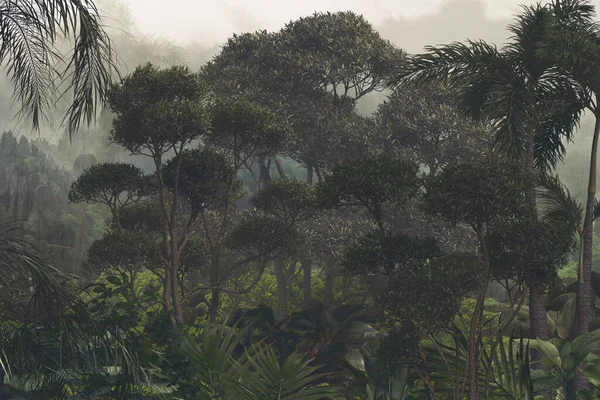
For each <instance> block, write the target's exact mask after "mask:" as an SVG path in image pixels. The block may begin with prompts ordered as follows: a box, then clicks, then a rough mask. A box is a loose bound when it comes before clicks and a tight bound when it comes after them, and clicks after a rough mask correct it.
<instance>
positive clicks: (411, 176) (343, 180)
mask: <svg viewBox="0 0 600 400" xmlns="http://www.w3.org/2000/svg"><path fill="white" fill-rule="evenodd" d="M420 186H421V179H420V177H419V176H418V166H417V164H416V163H415V162H413V161H411V160H408V159H405V158H402V157H394V158H392V157H385V156H380V155H375V156H367V157H363V158H361V159H358V160H347V161H345V162H342V163H340V164H338V165H337V166H335V167H334V168H333V169H332V170H331V173H330V174H329V175H327V176H326V177H325V179H324V180H323V182H320V183H319V184H318V186H317V189H318V193H319V196H320V198H321V201H322V204H323V206H325V207H328V208H347V207H364V208H366V209H367V210H368V211H369V212H370V213H371V216H372V217H373V219H374V221H375V222H376V223H377V225H378V226H379V229H380V230H381V231H382V232H383V231H385V224H384V215H383V207H384V205H386V204H392V203H393V204H397V205H400V206H403V205H405V204H406V203H407V202H408V201H410V200H411V199H412V198H413V197H415V196H416V194H417V193H418V191H419V188H420Z"/></svg>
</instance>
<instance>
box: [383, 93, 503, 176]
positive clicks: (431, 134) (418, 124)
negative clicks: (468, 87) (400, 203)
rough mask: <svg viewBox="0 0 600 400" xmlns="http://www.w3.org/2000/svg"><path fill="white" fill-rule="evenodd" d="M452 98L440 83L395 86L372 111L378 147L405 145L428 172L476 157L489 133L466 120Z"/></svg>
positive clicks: (486, 145) (487, 141) (488, 141)
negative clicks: (374, 110)
mask: <svg viewBox="0 0 600 400" xmlns="http://www.w3.org/2000/svg"><path fill="white" fill-rule="evenodd" d="M455 100H456V95H455V93H454V91H453V90H452V89H451V88H447V87H444V86H441V85H438V86H427V87H418V86H417V87H415V86H411V85H402V86H399V87H397V88H396V89H395V90H394V91H393V92H392V94H390V96H389V97H388V98H387V99H386V100H385V101H384V102H383V103H381V104H380V105H379V106H378V108H377V111H376V112H375V117H374V118H375V121H376V124H377V128H376V129H377V130H378V137H379V138H380V139H379V140H380V141H381V142H382V143H381V145H380V146H381V147H382V148H384V149H385V150H386V151H391V150H392V149H395V148H409V149H410V150H411V151H412V153H413V154H414V155H415V157H416V159H417V160H418V162H419V163H420V164H423V165H425V166H426V167H427V168H428V170H429V172H430V173H432V174H435V173H437V172H438V171H439V170H440V169H441V168H443V167H445V166H446V165H448V164H451V163H460V162H465V161H467V160H472V159H477V158H478V157H480V156H481V155H482V154H483V153H485V152H486V151H488V150H489V147H490V145H491V139H492V138H491V135H489V133H488V131H487V129H486V127H485V126H484V125H483V124H477V123H473V122H471V121H469V120H466V119H465V118H464V116H463V115H461V113H460V112H459V110H458V109H457V107H456V101H455ZM390 143H391V144H392V146H390Z"/></svg>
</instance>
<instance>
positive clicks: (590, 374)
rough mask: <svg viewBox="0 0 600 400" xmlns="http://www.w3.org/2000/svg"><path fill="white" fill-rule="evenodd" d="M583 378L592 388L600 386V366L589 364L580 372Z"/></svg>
mask: <svg viewBox="0 0 600 400" xmlns="http://www.w3.org/2000/svg"><path fill="white" fill-rule="evenodd" d="M581 372H583V374H584V375H585V376H587V378H588V379H589V380H590V382H591V384H592V385H594V386H600V366H599V365H597V364H590V365H588V366H587V368H586V369H584V370H581Z"/></svg>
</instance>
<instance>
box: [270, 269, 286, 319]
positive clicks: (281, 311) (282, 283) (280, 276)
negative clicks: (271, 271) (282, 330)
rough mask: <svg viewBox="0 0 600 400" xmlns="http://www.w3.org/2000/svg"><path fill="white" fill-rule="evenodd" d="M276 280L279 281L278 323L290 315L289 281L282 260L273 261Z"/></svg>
mask: <svg viewBox="0 0 600 400" xmlns="http://www.w3.org/2000/svg"><path fill="white" fill-rule="evenodd" d="M273 265H274V268H275V278H276V279H277V321H278V322H281V321H283V320H284V319H286V318H287V315H288V308H287V306H288V299H287V279H286V276H285V263H284V262H283V260H282V259H281V258H277V259H275V260H274V261H273Z"/></svg>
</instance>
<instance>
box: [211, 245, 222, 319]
mask: <svg viewBox="0 0 600 400" xmlns="http://www.w3.org/2000/svg"><path fill="white" fill-rule="evenodd" d="M213 251H214V252H213V256H212V260H211V266H210V286H211V299H210V310H209V312H210V313H209V318H210V321H211V322H214V321H215V320H216V319H217V314H218V310H219V296H220V293H219V249H217V248H215V249H214V250H213Z"/></svg>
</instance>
